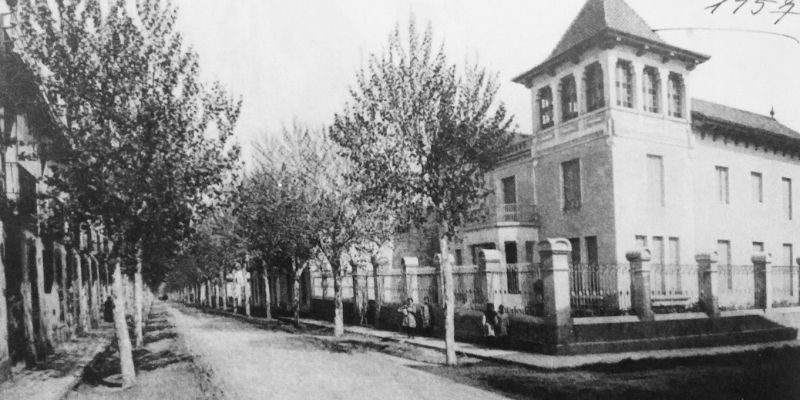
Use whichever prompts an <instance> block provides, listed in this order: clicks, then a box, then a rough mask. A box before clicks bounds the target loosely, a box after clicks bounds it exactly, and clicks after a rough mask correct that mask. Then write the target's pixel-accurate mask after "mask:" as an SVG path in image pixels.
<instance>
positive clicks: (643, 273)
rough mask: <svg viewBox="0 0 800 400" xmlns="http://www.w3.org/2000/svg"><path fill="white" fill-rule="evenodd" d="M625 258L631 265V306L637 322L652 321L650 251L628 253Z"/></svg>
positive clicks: (640, 250)
mask: <svg viewBox="0 0 800 400" xmlns="http://www.w3.org/2000/svg"><path fill="white" fill-rule="evenodd" d="M625 257H626V258H627V259H628V262H630V263H631V306H633V310H634V312H636V315H637V316H638V317H639V320H641V321H652V320H653V319H655V315H654V314H653V309H652V303H651V301H650V250H648V249H639V250H634V251H630V252H628V253H627V254H626V255H625Z"/></svg>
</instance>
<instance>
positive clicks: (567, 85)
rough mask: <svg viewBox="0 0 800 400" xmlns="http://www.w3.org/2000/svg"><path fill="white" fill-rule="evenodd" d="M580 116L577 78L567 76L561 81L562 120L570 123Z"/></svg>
mask: <svg viewBox="0 0 800 400" xmlns="http://www.w3.org/2000/svg"><path fill="white" fill-rule="evenodd" d="M577 116H578V88H577V86H576V85H575V77H574V76H572V75H568V76H565V77H564V78H562V79H561V119H562V120H563V121H569V120H571V119H574V118H576V117H577Z"/></svg>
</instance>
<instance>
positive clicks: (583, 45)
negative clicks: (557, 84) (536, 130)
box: [512, 28, 711, 86]
mask: <svg viewBox="0 0 800 400" xmlns="http://www.w3.org/2000/svg"><path fill="white" fill-rule="evenodd" d="M598 44H600V45H602V46H601V47H604V48H613V47H615V46H617V45H618V44H629V45H633V46H635V47H640V48H642V50H643V51H645V52H652V53H656V54H661V55H662V56H663V57H665V58H670V59H672V58H677V59H680V60H683V61H686V62H688V63H691V65H690V66H688V68H689V69H690V70H691V69H694V67H695V66H697V65H700V64H702V63H704V62H706V61H708V60H709V59H710V58H711V57H710V56H708V55H705V54H702V53H697V52H694V51H690V50H686V49H682V48H680V47H676V46H673V45H670V44H667V43H663V42H658V41H655V40H651V39H647V38H642V37H639V36H635V35H631V34H628V33H625V32H620V31H617V30H614V29H611V28H607V29H605V30H604V31H603V32H601V33H599V34H597V35H595V36H593V37H591V38H589V39H586V40H584V41H583V42H580V43H578V44H577V45H575V46H573V47H572V48H570V49H569V50H567V51H565V52H563V53H561V54H558V55H556V56H553V57H550V58H549V59H547V60H545V61H544V62H543V63H541V64H539V65H537V66H535V67H533V68H531V69H530V70H528V71H526V72H524V73H522V74H520V75H518V76H517V77H515V78H513V79H512V82H515V83H519V84H522V85H525V86H529V84H528V81H530V80H531V79H532V78H535V77H537V76H539V75H542V74H544V73H552V70H553V68H555V66H557V65H560V64H562V63H564V62H566V61H569V60H570V59H574V58H576V57H579V55H580V54H582V53H583V52H584V51H586V49H588V48H590V47H593V46H595V45H598Z"/></svg>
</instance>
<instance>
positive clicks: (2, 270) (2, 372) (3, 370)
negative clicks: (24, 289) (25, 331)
mask: <svg viewBox="0 0 800 400" xmlns="http://www.w3.org/2000/svg"><path fill="white" fill-rule="evenodd" d="M4 232H5V227H4V226H3V221H0V246H3V245H5V243H4V237H5V234H4ZM7 307H8V306H7V303H6V266H5V263H4V260H3V257H0V382H3V381H6V380H7V379H8V378H10V377H11V359H10V358H11V354H10V353H9V349H8V308H7Z"/></svg>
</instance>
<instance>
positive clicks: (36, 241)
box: [31, 236, 53, 360]
mask: <svg viewBox="0 0 800 400" xmlns="http://www.w3.org/2000/svg"><path fill="white" fill-rule="evenodd" d="M31 239H32V240H33V249H34V262H35V263H36V265H35V266H36V293H38V294H39V295H38V296H36V297H37V300H38V303H39V338H38V339H39V340H38V345H39V356H40V357H41V358H42V360H44V358H45V356H46V355H47V353H48V352H49V351H50V349H51V348H52V345H53V338H52V335H51V333H50V317H51V316H52V315H53V314H52V313H50V312H48V309H47V308H48V307H47V301H46V299H45V297H44V296H45V293H44V245H43V244H42V239H40V238H39V237H38V236H32V237H31Z"/></svg>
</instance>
